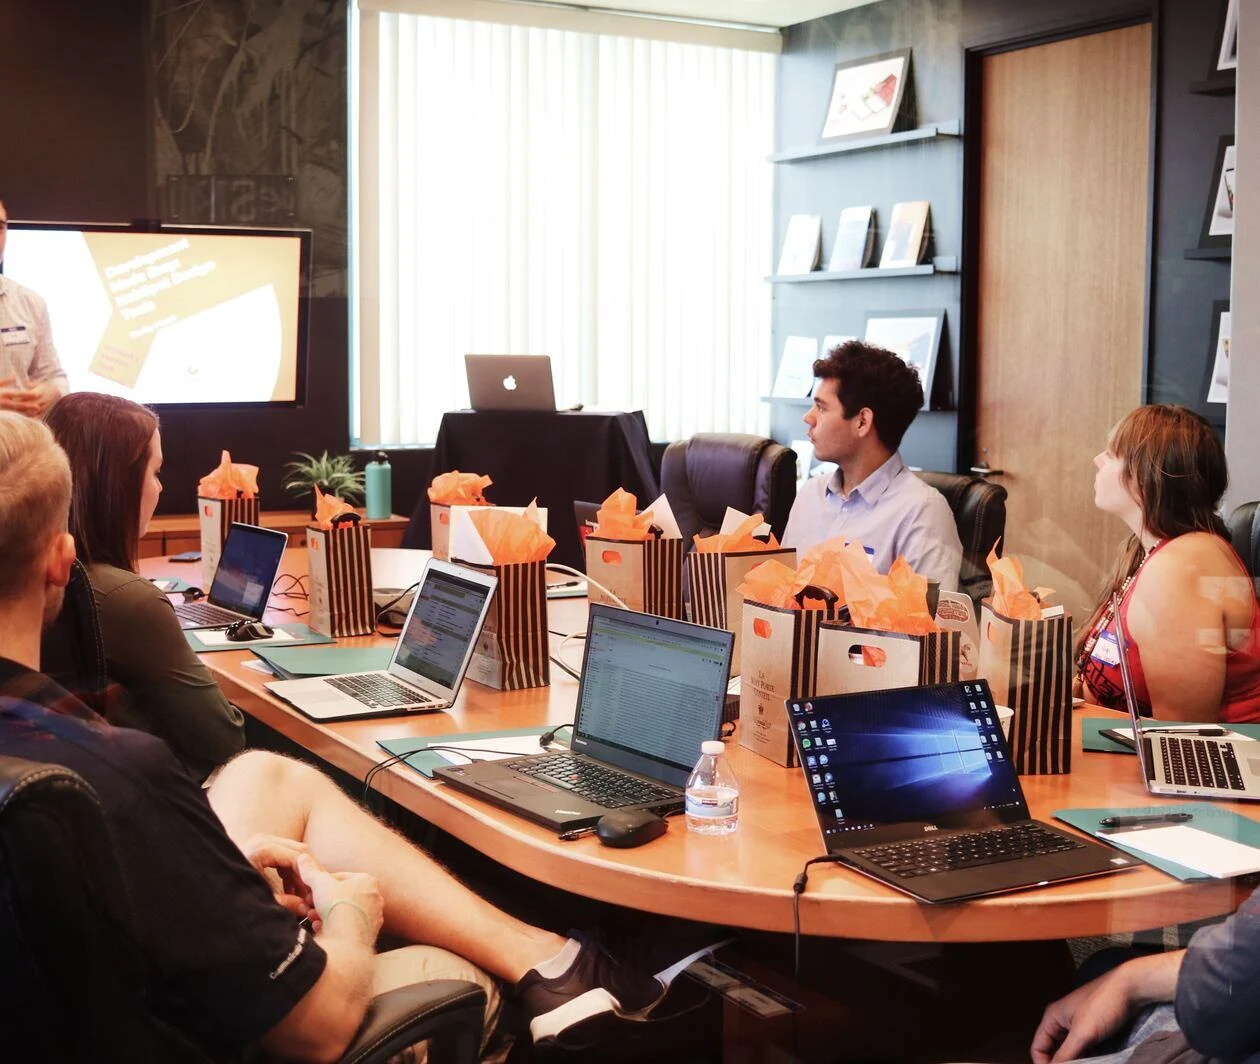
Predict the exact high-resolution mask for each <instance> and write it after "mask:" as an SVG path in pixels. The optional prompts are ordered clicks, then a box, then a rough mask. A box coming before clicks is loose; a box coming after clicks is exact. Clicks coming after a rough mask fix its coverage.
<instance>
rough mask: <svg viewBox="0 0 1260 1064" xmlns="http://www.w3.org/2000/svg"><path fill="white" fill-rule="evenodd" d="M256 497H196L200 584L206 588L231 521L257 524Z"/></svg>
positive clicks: (259, 507) (221, 551)
mask: <svg viewBox="0 0 1260 1064" xmlns="http://www.w3.org/2000/svg"><path fill="white" fill-rule="evenodd" d="M260 517H261V506H260V504H259V497H258V496H257V495H255V496H254V497H253V498H252V499H207V498H204V497H202V496H198V497H197V523H198V524H199V525H200V528H201V587H202V590H203V591H209V590H210V584H211V583H212V582H213V581H214V572H215V570H216V569H218V567H219V556H220V555H221V554H222V553H223V541H224V540H225V539H227V533H228V527H229V526H231V525H233V524H242V525H257V524H260V523H261V522H260Z"/></svg>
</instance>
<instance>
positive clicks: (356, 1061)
mask: <svg viewBox="0 0 1260 1064" xmlns="http://www.w3.org/2000/svg"><path fill="white" fill-rule="evenodd" d="M485 1010H486V992H485V991H484V990H482V989H481V987H479V986H478V985H477V984H476V983H466V982H463V981H461V980H458V979H435V980H433V981H431V982H426V983H412V984H411V985H410V986H400V987H398V988H397V989H395V990H389V991H386V992H385V993H384V994H378V995H377V996H376V997H374V998H373V999H372V1002H371V1004H370V1005H368V1011H367V1016H366V1017H364V1020H363V1026H362V1027H360V1028H359V1033H358V1034H356V1035H355V1037H354V1041H353V1042H351V1043H350V1046H349V1048H348V1049H347V1050H346V1052H345V1054H344V1055H343V1056H342V1058H341V1062H340V1064H384V1062H385V1061H387V1060H389V1058H390V1057H392V1056H393V1055H394V1054H395V1053H397V1052H399V1051H401V1050H403V1049H406V1048H407V1046H410V1045H414V1044H415V1043H416V1042H423V1041H426V1040H427V1041H429V1043H430V1045H429V1060H430V1061H431V1062H432V1064H458V1062H467V1064H476V1060H477V1058H478V1056H479V1055H480V1053H481V1027H482V1023H483V1021H484V1017H485Z"/></svg>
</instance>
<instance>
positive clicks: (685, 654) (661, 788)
mask: <svg viewBox="0 0 1260 1064" xmlns="http://www.w3.org/2000/svg"><path fill="white" fill-rule="evenodd" d="M734 638H735V637H734V636H733V635H732V634H731V633H730V632H726V631H722V630H721V629H718V628H705V627H703V626H701V625H698V624H689V623H688V622H686V621H674V620H670V619H668V618H666V617H656V616H653V615H652V614H648V613H634V612H632V611H630V610H620V609H614V608H613V607H611V606H600V605H592V606H591V611H590V617H589V619H588V621H587V629H586V651H585V654H584V656H583V660H582V678H581V681H580V684H579V687H578V703H577V715H576V718H575V720H574V725H573V740H572V742H571V743H570V748H569V750H567V751H563V752H558V753H543V754H530V755H527V756H525V757H517V758H511V759H509V760H505V761H474V762H473V763H472V764H469V765H444V766H442V767H441V768H439V769H437V770H436V771H435V772H434V775H435V776H436V777H437V778H438V779H441V780H443V781H445V782H446V783H449V784H451V786H453V787H457V788H458V789H459V790H461V791H466V792H468V793H469V794H473V795H476V796H477V797H478V798H482V799H484V800H485V801H487V802H489V803H490V804H491V805H495V806H498V807H499V808H500V809H506V810H508V811H509V812H511V813H516V814H518V815H519V816H522V817H525V818H526V819H527V820H532V821H534V822H535V823H536V824H543V825H545V826H547V827H549V828H552V829H554V830H555V831H568V830H572V829H575V828H583V827H589V826H591V825H592V824H594V823H595V822H596V821H597V820H598V819H599V818H600V817H601V816H603V815H604V814H605V813H607V812H608V811H609V810H611V809H624V810H638V809H648V810H651V811H652V812H655V813H658V814H659V815H661V816H666V815H668V814H670V813H677V812H681V811H682V807H683V787H684V786H685V785H686V783H687V777H688V776H689V775H690V774H691V770H692V768H693V767H694V766H695V763H696V760H697V759H698V758H699V757H700V744H701V743H702V742H704V741H706V740H708V739H716V738H717V737H718V731H719V729H720V728H721V724H722V704H723V701H724V700H725V697H726V684H727V679H728V674H729V672H730V667H731V645H732V643H733V642H734Z"/></svg>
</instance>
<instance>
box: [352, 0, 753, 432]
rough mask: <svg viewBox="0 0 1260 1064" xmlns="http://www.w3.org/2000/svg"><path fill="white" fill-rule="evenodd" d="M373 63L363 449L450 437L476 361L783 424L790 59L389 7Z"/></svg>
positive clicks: (372, 45)
mask: <svg viewBox="0 0 1260 1064" xmlns="http://www.w3.org/2000/svg"><path fill="white" fill-rule="evenodd" d="M358 59H359V70H358V79H357V97H358V112H359V124H358V129H357V136H358V171H357V173H356V175H355V183H354V184H355V192H354V195H355V200H356V202H355V206H354V212H355V214H356V224H357V232H356V234H355V253H354V258H355V270H354V285H355V288H356V293H355V296H356V298H355V312H354V313H355V326H354V333H355V338H356V345H355V352H354V371H355V372H354V374H353V376H354V379H355V381H356V384H357V394H356V396H355V398H354V402H353V407H354V410H353V415H354V417H353V424H354V430H355V432H354V434H355V438H356V439H357V440H359V441H361V442H362V443H364V444H409V443H426V442H431V441H432V440H433V439H434V437H435V436H436V433H437V428H438V423H439V422H440V420H441V416H442V413H443V412H444V411H446V410H450V409H456V408H459V407H461V406H464V405H466V403H467V387H466V384H465V379H464V360H463V356H464V355H465V354H546V355H550V356H551V358H552V365H553V373H554V377H555V384H556V398H557V402H558V403H559V404H560V405H561V406H567V405H570V404H573V403H579V402H581V403H584V404H586V405H587V406H599V407H603V408H612V409H640V408H641V409H643V410H644V412H645V413H646V415H647V419H648V426H649V429H650V432H651V434H652V436H653V438H654V439H680V438H685V437H687V436H689V435H691V434H692V433H694V432H699V431H731V432H762V433H764V432H765V429H766V423H767V415H766V413H765V411H764V410H763V408H762V404H761V403H760V402H759V397H760V396H761V395H764V394H766V392H767V385H768V377H769V365H770V358H769V354H770V352H769V346H770V295H769V290H768V286H767V285H766V284H765V283H764V281H763V280H762V278H763V276H764V275H765V274H766V273H767V272H769V269H770V264H771V253H772V249H771V226H772V215H771V209H772V179H771V174H770V165H769V164H768V163H767V162H766V161H765V157H766V155H767V153H769V152H770V151H772V150H773V134H774V78H775V57H774V56H773V55H770V54H765V53H760V52H751V51H743V50H738V49H731V48H722V47H712V46H707V45H696V44H679V43H673V42H665V41H653V40H640V39H634V38H630V37H620V36H607V35H602V34H592V33H578V32H571V31H562V30H554V29H540V28H533V27H526V26H509V25H499V24H494V23H488V22H472V21H463V20H457V19H448V18H438V17H430V16H424V15H412V14H393V13H388V12H378V11H370V12H361V13H360V16H359V27H358ZM524 442H526V441H522V443H524Z"/></svg>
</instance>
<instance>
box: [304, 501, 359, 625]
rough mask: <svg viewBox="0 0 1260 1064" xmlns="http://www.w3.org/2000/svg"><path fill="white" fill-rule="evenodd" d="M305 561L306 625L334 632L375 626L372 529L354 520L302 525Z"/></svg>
mask: <svg viewBox="0 0 1260 1064" xmlns="http://www.w3.org/2000/svg"><path fill="white" fill-rule="evenodd" d="M306 561H307V565H308V567H309V572H310V583H311V586H310V614H309V615H308V617H307V623H308V624H309V625H310V627H311V629H312V630H313V631H316V632H322V633H323V634H324V635H331V636H335V637H337V638H341V637H342V636H347V635H371V634H372V633H373V632H375V631H376V603H375V602H373V601H372V530H371V529H370V528H369V527H368V526H367V525H362V524H359V523H358V522H357V521H345V522H343V523H341V524H337V523H336V522H334V524H333V527H332V528H329V529H325V528H319V527H318V526H316V525H308V526H307V528H306Z"/></svg>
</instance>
